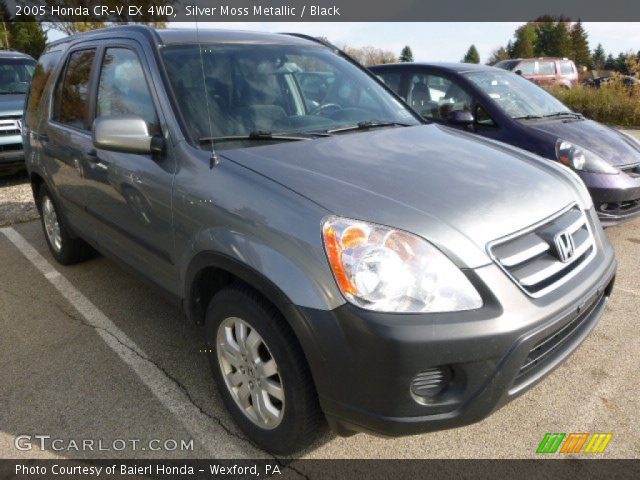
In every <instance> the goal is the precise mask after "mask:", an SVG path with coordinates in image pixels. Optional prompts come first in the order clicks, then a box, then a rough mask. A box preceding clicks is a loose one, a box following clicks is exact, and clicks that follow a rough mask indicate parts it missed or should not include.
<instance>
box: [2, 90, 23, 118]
mask: <svg viewBox="0 0 640 480" xmlns="http://www.w3.org/2000/svg"><path fill="white" fill-rule="evenodd" d="M24 97H25V96H24V94H22V93H19V94H10V95H0V116H3V117H4V116H16V115H22V111H23V109H24Z"/></svg>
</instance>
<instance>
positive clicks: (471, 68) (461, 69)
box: [370, 62, 504, 73]
mask: <svg viewBox="0 0 640 480" xmlns="http://www.w3.org/2000/svg"><path fill="white" fill-rule="evenodd" d="M409 66H412V67H416V66H417V67H429V68H435V69H438V70H442V71H446V72H452V73H466V72H486V71H491V70H500V69H498V68H496V67H490V66H489V65H481V64H478V63H455V62H410V63H409V62H408V63H390V64H389V63H385V64H384V65H374V66H373V67H370V68H374V69H375V68H376V67H378V68H382V67H385V68H386V67H389V68H392V69H395V68H398V69H403V68H407V67H409ZM500 71H504V70H500Z"/></svg>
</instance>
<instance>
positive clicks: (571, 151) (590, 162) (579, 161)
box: [556, 138, 620, 175]
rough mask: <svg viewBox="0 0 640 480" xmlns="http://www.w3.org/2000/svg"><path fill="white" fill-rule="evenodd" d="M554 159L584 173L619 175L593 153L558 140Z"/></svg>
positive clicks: (615, 169)
mask: <svg viewBox="0 0 640 480" xmlns="http://www.w3.org/2000/svg"><path fill="white" fill-rule="evenodd" d="M556 158H557V159H558V161H559V162H561V163H563V164H564V165H568V166H569V167H573V168H575V169H576V170H582V171H584V172H594V173H607V174H611V175H615V174H617V173H620V172H619V171H618V169H617V168H615V167H612V166H611V165H609V164H608V163H607V162H606V161H604V160H603V159H602V158H601V157H599V156H598V155H596V154H595V153H593V152H591V151H589V150H587V149H586V148H583V147H580V146H578V145H575V144H573V143H571V142H567V141H566V140H562V139H560V138H559V139H558V140H557V141H556Z"/></svg>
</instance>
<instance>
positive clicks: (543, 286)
mask: <svg viewBox="0 0 640 480" xmlns="http://www.w3.org/2000/svg"><path fill="white" fill-rule="evenodd" d="M489 254H490V255H491V257H492V258H493V259H494V261H496V262H497V263H498V265H499V266H500V267H502V269H503V270H504V271H505V272H506V273H507V274H508V275H509V277H511V279H512V280H513V281H514V282H516V284H518V286H520V288H522V289H523V290H524V291H525V292H526V293H527V294H529V295H531V296H532V297H541V296H543V295H545V294H546V293H549V292H550V291H551V290H553V289H555V288H557V287H559V286H560V285H561V284H563V283H564V282H565V281H567V280H568V279H569V278H571V277H572V276H573V275H575V274H576V273H577V272H578V271H579V270H580V269H582V267H584V266H585V265H586V264H587V263H588V262H589V260H591V258H592V257H593V255H594V254H595V243H594V241H593V234H592V233H591V229H590V227H589V223H588V221H587V218H586V216H585V214H584V213H583V212H582V211H581V210H580V209H579V208H578V207H576V206H572V207H571V208H569V209H567V210H564V211H562V212H560V213H559V214H558V215H556V216H555V217H553V218H552V219H550V220H547V221H545V222H543V223H542V224H539V225H534V226H533V227H531V228H529V229H527V230H525V231H523V232H518V233H517V234H515V235H511V236H509V237H507V238H504V239H501V240H497V241H495V242H492V243H491V244H490V245H489Z"/></svg>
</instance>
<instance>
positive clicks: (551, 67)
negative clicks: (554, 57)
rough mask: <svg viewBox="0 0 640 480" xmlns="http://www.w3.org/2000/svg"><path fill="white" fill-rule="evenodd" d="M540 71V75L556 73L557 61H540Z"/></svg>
mask: <svg viewBox="0 0 640 480" xmlns="http://www.w3.org/2000/svg"><path fill="white" fill-rule="evenodd" d="M538 73H539V74H540V75H555V74H556V62H540V63H539V64H538Z"/></svg>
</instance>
